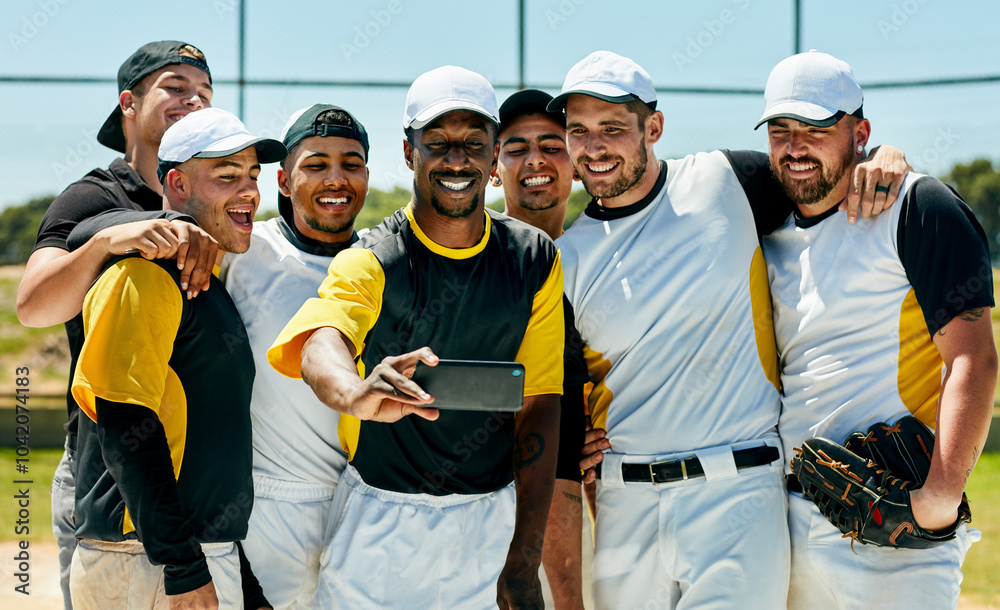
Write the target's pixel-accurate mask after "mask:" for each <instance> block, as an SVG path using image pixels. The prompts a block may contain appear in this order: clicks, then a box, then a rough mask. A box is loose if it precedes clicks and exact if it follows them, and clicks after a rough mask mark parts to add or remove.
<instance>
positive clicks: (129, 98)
mask: <svg viewBox="0 0 1000 610" xmlns="http://www.w3.org/2000/svg"><path fill="white" fill-rule="evenodd" d="M118 107H119V108H121V109H122V114H123V115H125V116H135V96H134V95H132V92H131V91H128V90H126V91H122V92H121V95H119V96H118Z"/></svg>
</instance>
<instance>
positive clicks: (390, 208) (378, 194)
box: [354, 186, 410, 229]
mask: <svg viewBox="0 0 1000 610" xmlns="http://www.w3.org/2000/svg"><path fill="white" fill-rule="evenodd" d="M409 202H410V191H408V190H406V189H404V188H400V187H398V186H397V187H395V188H393V189H392V190H391V191H389V192H386V191H380V190H378V189H369V190H368V196H367V197H365V205H364V207H363V208H361V213H359V214H358V217H357V219H356V220H355V221H354V228H355V229H370V228H372V227H374V226H375V225H377V224H379V223H380V222H382V221H383V220H385V218H386V217H388V216H392V215H393V214H394V213H395V212H396V210H398V209H399V208H401V207H403V206H405V205H406V204H407V203H409Z"/></svg>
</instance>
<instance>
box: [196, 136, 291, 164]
mask: <svg viewBox="0 0 1000 610" xmlns="http://www.w3.org/2000/svg"><path fill="white" fill-rule="evenodd" d="M251 146H253V147H254V148H256V149H257V161H259V162H260V163H276V162H278V161H281V160H282V159H284V158H285V155H286V154H288V151H287V150H286V149H285V145H284V144H282V143H281V142H279V141H277V140H273V139H271V138H255V137H253V136H247V135H243V134H241V135H236V136H230V137H228V138H225V139H223V140H221V141H219V142H217V143H216V144H214V145H213V146H212V147H211V148H210V149H209V150H203V151H201V152H200V153H198V154H196V155H194V157H195V158H198V159H219V158H221V157H228V156H229V155H235V154H236V153H238V152H240V151H241V150H246V149H247V148H250V147H251Z"/></svg>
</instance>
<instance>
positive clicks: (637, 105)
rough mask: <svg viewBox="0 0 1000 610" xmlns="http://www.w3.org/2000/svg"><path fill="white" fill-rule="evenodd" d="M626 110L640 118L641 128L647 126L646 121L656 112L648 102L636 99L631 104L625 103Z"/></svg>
mask: <svg viewBox="0 0 1000 610" xmlns="http://www.w3.org/2000/svg"><path fill="white" fill-rule="evenodd" d="M625 108H626V109H627V110H628V111H629V112H631V113H632V114H634V115H635V116H636V117H638V118H639V127H642V126H644V125H645V124H646V119H648V118H649V117H650V115H652V114H653V112H655V110H654V109H653V108H652V107H651V106H650V105H649V104H647V103H646V102H644V101H642V100H640V99H639V98H635V99H634V100H631V101H629V102H625Z"/></svg>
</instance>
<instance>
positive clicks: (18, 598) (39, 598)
mask: <svg viewBox="0 0 1000 610" xmlns="http://www.w3.org/2000/svg"><path fill="white" fill-rule="evenodd" d="M18 552H19V550H18V548H17V542H2V543H0V608H4V609H6V610H15V609H16V610H61V609H62V607H63V604H62V592H61V591H60V589H59V576H58V572H59V559H58V557H57V556H56V545H55V543H54V542H41V543H34V544H32V545H31V546H30V547H29V549H28V552H29V554H30V572H29V574H30V577H31V580H30V583H31V584H30V587H29V589H28V590H29V591H30V593H31V595H29V596H25V595H22V594H20V593H17V592H16V591H14V587H16V586H17V585H19V584H20V582H19V581H18V580H17V578H16V577H15V576H14V573H15V571H16V570H17V563H18V562H17V561H15V560H14V559H13V558H14V557H15V556H16V555H17V554H18ZM542 582H543V583H544V582H545V580H544V579H543V580H542ZM545 601H546V604H547V607H550V608H551V607H552V606H551V597H550V596H549V595H548V591H546V600H545ZM958 607H959V610H996V608H995V607H994V606H981V605H977V604H973V603H971V602H969V600H967V599H964V598H963V599H962V600H961V601H960V602H959V604H958Z"/></svg>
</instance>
